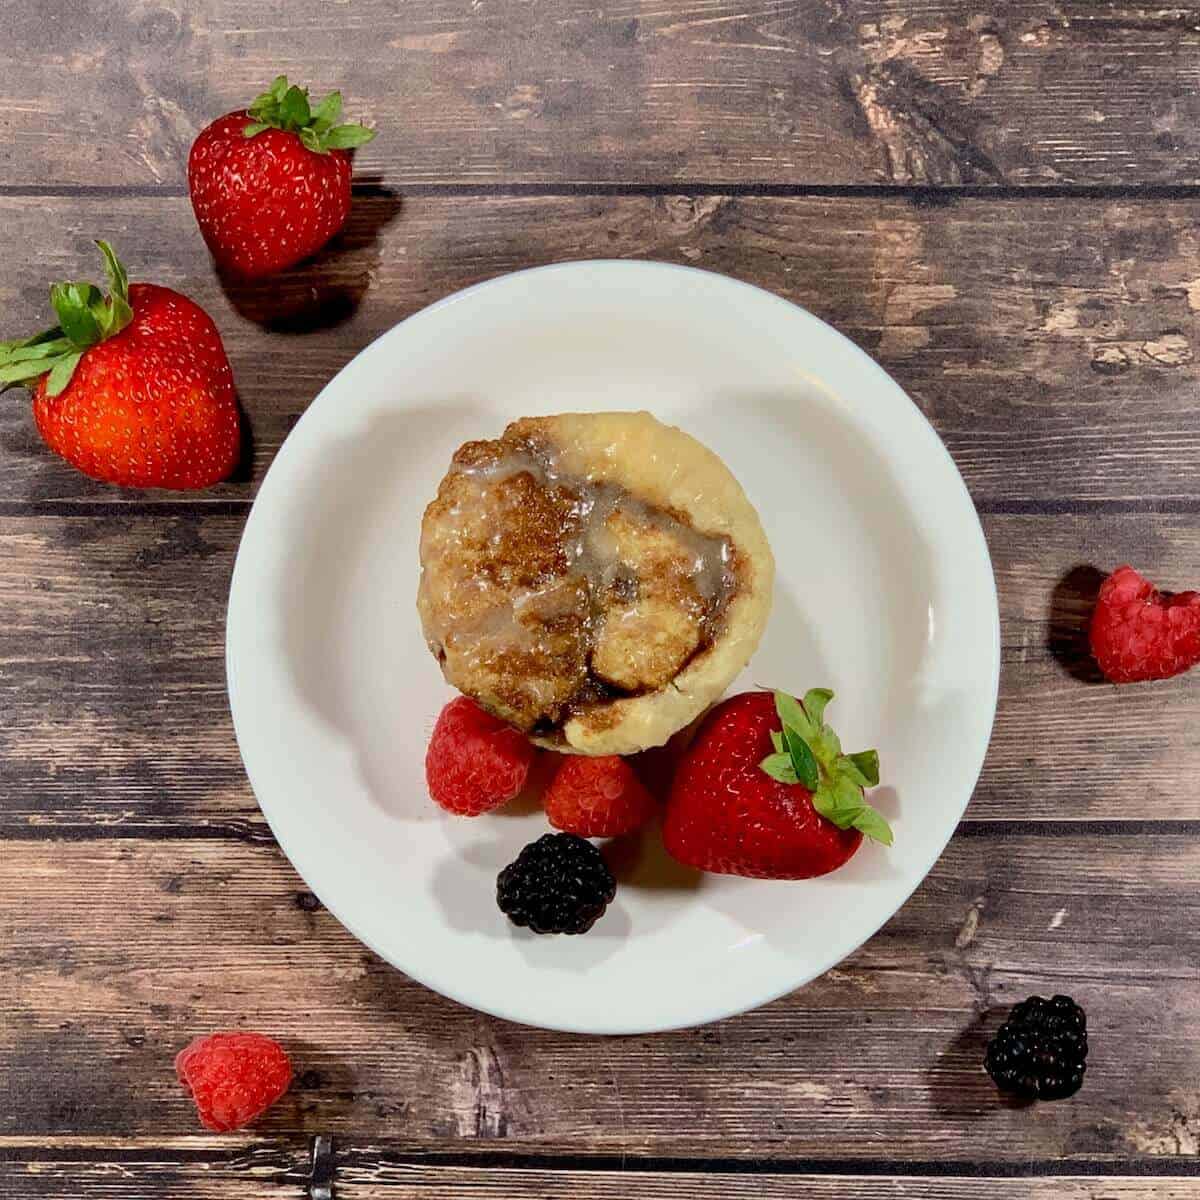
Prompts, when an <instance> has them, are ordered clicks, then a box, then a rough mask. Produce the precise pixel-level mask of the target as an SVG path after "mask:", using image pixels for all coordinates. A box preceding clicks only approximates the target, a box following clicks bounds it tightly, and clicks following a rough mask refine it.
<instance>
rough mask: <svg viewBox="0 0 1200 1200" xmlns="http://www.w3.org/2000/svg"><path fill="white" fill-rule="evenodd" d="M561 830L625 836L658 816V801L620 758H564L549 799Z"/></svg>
mask: <svg viewBox="0 0 1200 1200" xmlns="http://www.w3.org/2000/svg"><path fill="white" fill-rule="evenodd" d="M545 806H546V816H547V818H548V819H549V821H550V824H551V825H553V826H554V827H555V829H565V830H566V831H567V833H577V834H579V836H580V837H620V836H621V835H622V834H624V833H632V832H633V831H634V830H635V829H640V828H641V827H642V826H643V825H644V824H645V823H646V822H647V821H648V820H649V819H650V818H651V817H652V816H653V815H654V808H655V805H654V798H653V797H652V796H651V795H650V793H649V792H648V791H646V789H645V788H644V787H643V786H642V783H641V781H640V780H639V779H638V777H637V776H636V775H635V774H634V773H633V768H632V767H631V766H630V765H629V764H628V763H627V762H625V760H624V759H621V758H617V757H616V756H615V755H608V756H605V757H603V758H585V757H583V756H582V755H575V754H572V755H569V756H566V757H564V760H563V764H562V766H560V767H559V768H558V773H557V774H556V775H555V776H554V781H553V782H552V783H551V784H550V787H549V790H548V791H547V792H546V798H545Z"/></svg>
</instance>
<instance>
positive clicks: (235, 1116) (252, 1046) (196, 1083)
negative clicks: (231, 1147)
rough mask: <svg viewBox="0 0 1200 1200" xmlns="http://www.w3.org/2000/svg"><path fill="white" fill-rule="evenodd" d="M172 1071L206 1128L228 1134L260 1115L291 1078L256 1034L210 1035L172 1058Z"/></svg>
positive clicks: (273, 1046) (273, 1047) (288, 1067)
mask: <svg viewBox="0 0 1200 1200" xmlns="http://www.w3.org/2000/svg"><path fill="white" fill-rule="evenodd" d="M175 1074H176V1075H178V1076H179V1082H180V1083H182V1084H183V1086H184V1087H185V1088H187V1090H188V1091H189V1092H190V1093H191V1096H192V1099H193V1100H194V1101H195V1102H196V1111H197V1112H198V1113H199V1114H200V1120H201V1121H202V1122H203V1123H204V1125H205V1127H206V1128H208V1129H211V1130H212V1131H213V1132H214V1133H229V1132H230V1131H231V1130H234V1129H241V1127H242V1126H243V1125H248V1124H249V1123H250V1122H251V1121H253V1120H254V1119H255V1117H258V1116H261V1115H262V1114H263V1113H264V1112H266V1111H267V1109H268V1108H270V1107H271V1105H272V1104H274V1103H275V1101H276V1100H278V1099H279V1097H280V1096H282V1095H283V1093H284V1092H286V1091H287V1090H288V1087H289V1086H290V1085H291V1082H292V1064H291V1062H290V1061H289V1060H288V1056H287V1054H285V1053H284V1050H283V1048H282V1047H281V1046H280V1045H279V1043H278V1042H274V1041H272V1040H271V1039H270V1038H269V1037H264V1036H263V1035H262V1034H261V1033H211V1034H209V1035H208V1036H207V1037H200V1038H197V1039H196V1040H195V1041H194V1042H192V1044H191V1045H190V1046H187V1047H185V1048H184V1049H183V1050H181V1051H180V1052H179V1054H178V1055H176V1057H175Z"/></svg>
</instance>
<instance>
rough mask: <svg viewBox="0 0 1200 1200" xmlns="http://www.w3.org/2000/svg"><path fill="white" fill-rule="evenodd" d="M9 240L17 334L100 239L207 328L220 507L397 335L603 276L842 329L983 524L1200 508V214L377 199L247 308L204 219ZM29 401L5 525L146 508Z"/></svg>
mask: <svg viewBox="0 0 1200 1200" xmlns="http://www.w3.org/2000/svg"><path fill="white" fill-rule="evenodd" d="M0 222H3V223H4V225H5V228H6V230H7V232H8V234H9V236H10V238H11V239H12V243H13V244H14V245H34V244H36V245H38V246H39V252H38V253H37V254H36V255H34V256H29V255H23V254H15V255H13V256H12V257H11V267H10V269H9V270H7V271H6V272H5V274H4V277H3V278H2V279H0V305H2V307H3V311H4V314H5V324H6V325H9V326H11V328H12V330H13V332H14V334H15V333H17V332H22V331H25V330H33V329H37V328H40V327H42V326H43V325H44V323H45V317H46V309H47V305H46V298H45V297H46V292H45V287H46V284H47V282H48V281H49V280H52V279H56V278H79V277H81V276H82V277H86V276H87V274H88V273H92V272H93V270H94V267H95V265H96V264H95V259H96V253H95V249H94V247H92V246H91V245H90V241H89V239H90V238H91V237H92V236H94V235H97V234H101V233H104V234H107V235H108V236H110V237H111V238H112V239H113V240H114V241H115V242H116V243H117V245H118V246H119V247H120V248H122V249H123V250H124V251H125V253H126V256H127V257H128V259H129V262H130V267H131V269H132V271H133V273H134V276H135V278H136V277H142V278H151V279H155V280H157V281H159V282H162V283H165V284H168V285H170V286H175V287H178V288H179V289H180V290H182V291H184V292H186V293H188V294H190V295H192V296H193V297H194V298H195V299H197V300H198V301H200V302H201V303H202V304H203V305H204V306H205V307H206V308H208V310H209V311H210V312H211V313H212V314H213V316H214V318H215V319H216V321H217V323H218V325H219V326H220V328H221V330H222V333H223V335H224V337H225V340H226V344H227V347H228V350H229V353H230V357H231V360H232V362H233V365H234V371H235V375H236V378H237V382H238V386H239V391H240V394H241V398H242V401H243V404H244V405H245V408H246V411H247V413H248V416H249V420H250V424H251V426H252V429H253V439H254V446H253V451H254V453H253V470H252V472H251V473H250V476H249V479H248V481H244V482H237V483H231V484H226V485H223V486H221V487H219V488H216V489H214V490H212V491H210V492H207V493H205V494H204V497H203V498H204V499H222V498H224V499H230V498H244V497H247V496H250V495H251V494H252V493H253V490H254V487H255V484H256V482H257V480H258V479H260V478H261V475H262V472H263V470H264V469H265V467H266V465H267V464H268V462H269V461H270V459H271V457H272V456H273V454H274V452H275V451H276V450H277V448H278V446H279V444H280V442H281V441H282V439H283V438H284V436H285V435H286V434H287V432H288V430H289V429H290V428H291V426H292V425H293V424H294V422H295V421H296V419H297V418H298V417H299V416H300V414H301V413H302V412H303V411H304V409H305V408H306V407H307V405H308V404H309V402H310V401H311V399H312V397H313V396H314V395H315V394H316V393H317V392H318V391H319V390H320V388H321V387H322V386H323V385H324V384H325V383H326V382H327V381H328V380H329V379H330V378H331V377H332V376H333V375H334V374H335V373H336V372H337V370H338V369H339V368H340V367H342V366H343V365H344V364H345V363H346V362H347V361H348V360H349V359H350V358H351V357H352V356H353V355H354V354H355V353H356V352H357V351H358V350H359V349H361V348H362V347H363V346H365V345H366V344H367V343H369V342H370V341H372V340H373V339H374V338H375V337H377V336H378V335H379V334H380V333H381V332H383V331H384V330H385V329H387V328H389V327H390V326H392V325H393V324H394V323H395V322H396V321H398V320H400V319H402V318H404V317H406V316H408V315H410V314H411V313H413V312H415V311H417V310H418V309H420V308H423V307H425V306H426V305H427V304H429V303H431V302H432V301H434V300H436V299H439V298H440V297H442V296H444V295H446V294H447V293H449V292H452V291H455V290H457V289H459V288H461V287H463V286H465V285H467V284H470V283H475V282H477V281H479V280H481V279H487V278H490V277H492V276H495V275H499V274H502V273H504V272H506V271H510V270H513V269H516V268H520V267H527V266H531V265H535V264H539V263H545V262H552V261H560V260H566V259H577V258H585V257H589V256H592V257H594V256H596V255H598V254H599V255H607V256H612V257H643V258H658V259H665V260H667V261H672V262H679V263H684V264H693V265H696V266H700V267H707V268H710V269H712V270H716V271H721V272H725V273H727V274H730V275H732V276H734V277H736V278H740V279H744V280H748V281H750V282H753V283H757V284H760V285H762V286H763V287H766V288H768V289H770V290H771V291H774V292H776V293H778V294H780V295H782V296H785V297H787V298H788V299H792V300H796V301H798V302H800V303H801V304H803V305H805V306H806V307H808V308H810V309H811V310H812V311H813V312H815V313H816V314H817V315H818V316H821V317H824V318H825V319H827V320H828V321H830V322H831V323H832V324H833V325H834V326H835V327H837V328H838V329H840V330H842V331H843V332H845V333H846V334H848V335H849V336H850V337H851V338H852V339H853V340H854V341H856V342H857V343H858V344H859V345H860V346H862V347H863V348H864V349H865V350H867V351H868V352H869V353H871V354H872V355H873V356H875V357H876V358H877V359H878V361H879V362H880V363H882V365H883V366H884V367H885V368H886V369H887V370H889V371H890V372H891V373H892V374H893V375H894V376H895V377H896V379H898V380H899V381H900V383H901V384H903V385H904V387H905V388H906V389H907V390H908V391H909V393H910V394H911V395H912V397H913V398H914V400H915V401H916V402H917V403H918V404H919V405H920V407H921V408H922V409H923V411H924V412H925V413H926V414H927V415H928V416H929V418H930V419H931V420H932V421H933V423H934V425H935V426H936V428H937V429H938V432H939V433H940V434H941V435H942V437H943V438H944V440H945V441H946V444H947V445H948V446H949V448H950V450H951V452H952V453H953V454H954V456H955V458H956V460H957V462H958V464H959V467H960V468H961V470H962V472H963V474H964V477H965V478H966V481H967V484H968V486H969V487H970V489H971V491H972V494H973V495H974V497H975V500H976V502H977V503H978V504H979V505H981V506H982V507H984V508H985V509H989V510H991V509H997V508H1006V507H1009V508H1016V509H1017V510H1018V511H1022V510H1027V509H1028V508H1029V507H1030V506H1031V505H1032V506H1038V505H1040V506H1042V507H1043V508H1047V509H1050V510H1058V509H1061V508H1062V507H1063V506H1068V507H1069V506H1070V505H1071V504H1078V503H1079V502H1086V503H1088V504H1092V503H1096V502H1104V503H1106V504H1118V505H1124V506H1131V505H1132V506H1136V507H1139V508H1141V509H1143V510H1145V511H1153V510H1154V509H1155V508H1162V507H1167V508H1175V509H1183V510H1187V509H1189V508H1192V509H1194V507H1195V505H1196V503H1197V500H1196V489H1195V479H1196V477H1197V473H1198V472H1200V418H1198V416H1197V408H1196V403H1195V398H1196V386H1197V375H1198V367H1197V364H1196V358H1195V346H1196V343H1197V339H1198V337H1200V327H1198V325H1197V312H1198V310H1200V234H1197V229H1198V228H1200V201H1195V202H1192V201H1180V202H1163V201H1105V202H1093V203H1090V204H1087V205H1085V206H1082V207H1081V206H1080V205H1079V204H1078V202H1076V201H1071V200H1047V199H1039V200H1028V201H1001V200H982V199H970V200H961V201H958V202H955V203H953V204H949V205H940V206H936V207H927V206H920V205H913V204H912V203H910V202H908V201H906V200H903V199H896V198H892V199H845V198H842V199H837V200H833V199H829V198H810V199H802V200H783V199H772V198H762V197H758V198H754V197H744V196H742V197H729V196H716V195H708V196H700V197H688V196H675V197H634V196H600V197H587V198H584V197H518V198H512V197H509V198H503V197H501V198H497V197H492V198H482V197H457V198H446V197H414V198H411V199H406V200H404V201H403V203H402V204H401V203H400V201H399V200H398V199H397V198H396V197H386V196H380V195H375V196H362V197H359V199H358V201H357V204H356V208H355V213H354V216H353V217H352V227H351V230H350V232H349V233H348V235H346V238H345V241H344V242H343V243H342V244H341V245H340V246H339V247H338V248H336V249H335V250H331V251H329V252H327V253H326V254H325V255H324V256H323V258H322V259H321V260H319V261H318V262H317V263H316V264H314V265H312V266H310V267H307V268H302V269H299V270H297V271H294V272H291V273H290V274H288V275H286V276H284V277H283V278H282V279H281V280H278V281H276V280H272V281H269V283H268V284H266V285H262V286H261V287H258V288H250V289H245V290H241V291H233V292H230V293H227V292H224V291H222V289H221V287H220V285H219V284H218V282H217V280H216V279H215V277H214V275H213V273H212V270H211V266H210V263H209V260H208V257H207V254H206V252H205V250H204V247H203V244H202V242H201V240H200V237H199V234H198V232H197V230H196V228H195V223H194V221H193V219H192V215H191V210H190V207H189V205H188V203H187V201H186V200H184V199H180V198H175V199H168V200H160V199H148V198H140V199H139V198H124V199H113V198H108V197H105V198H88V199H78V198H72V199H66V198H57V199H49V200H46V199H32V198H28V197H21V198H13V197H7V198H0ZM48 226H49V227H51V228H53V229H54V230H55V234H54V236H52V237H47V234H46V230H47V227H48ZM314 297H315V298H314ZM262 322H265V323H266V325H267V326H268V327H266V328H264V326H263V324H262ZM314 326H315V327H314ZM300 330H305V331H306V332H303V333H301V332H299V331H300ZM20 395H21V393H19V392H18V393H14V394H13V396H11V397H9V398H8V400H7V402H6V403H5V405H4V406H3V407H2V408H0V503H2V502H7V503H11V502H14V501H23V500H34V501H36V502H38V503H39V504H43V505H45V504H50V503H53V502H62V503H69V502H72V501H77V500H80V499H85V500H89V501H94V500H96V499H104V500H105V501H106V502H113V503H136V502H137V501H138V499H139V494H138V493H136V492H128V491H121V490H119V489H113V488H107V487H104V486H103V485H99V484H95V483H92V482H91V481H89V480H87V479H85V478H83V477H82V476H80V475H79V474H78V473H76V472H75V471H73V470H71V468H69V467H67V466H66V465H65V464H63V463H61V462H60V461H59V460H57V459H55V458H54V457H53V456H51V455H49V454H48V453H47V451H46V450H45V448H44V447H43V446H42V445H41V443H40V441H39V439H38V437H37V434H36V431H35V430H34V427H33V422H32V420H31V417H30V415H29V412H28V408H27V406H26V405H25V404H23V403H22V402H21V401H20V399H19V397H20ZM1151 402H1152V407H1151ZM186 498H187V497H180V496H178V495H169V494H164V495H163V496H162V497H161V499H162V500H163V501H164V502H170V501H176V500H180V499H186ZM192 499H194V497H192Z"/></svg>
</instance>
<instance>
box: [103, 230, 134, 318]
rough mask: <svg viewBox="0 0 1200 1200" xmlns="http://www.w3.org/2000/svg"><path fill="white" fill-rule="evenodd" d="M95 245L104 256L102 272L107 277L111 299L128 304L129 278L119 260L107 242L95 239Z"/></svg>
mask: <svg viewBox="0 0 1200 1200" xmlns="http://www.w3.org/2000/svg"><path fill="white" fill-rule="evenodd" d="M96 245H97V246H99V248H100V253H101V254H102V255H103V256H104V272H105V274H106V275H107V276H108V290H109V292H110V293H111V294H112V298H113V299H114V300H124V301H125V302H126V304H128V303H129V276H128V275H127V274H126V272H125V268H124V267H123V266H122V265H121V260H120V259H119V258H118V257H117V255H116V251H114V250H113V248H112V246H110V245H109V244H108V242H105V241H102V240H100V239H97V241H96Z"/></svg>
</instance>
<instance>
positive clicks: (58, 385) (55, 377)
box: [46, 350, 83, 396]
mask: <svg viewBox="0 0 1200 1200" xmlns="http://www.w3.org/2000/svg"><path fill="white" fill-rule="evenodd" d="M82 357H83V351H82V350H76V351H75V352H74V354H68V355H66V356H65V357H63V358H60V359H59V360H58V361H57V362H56V363H55V364H54V367H53V369H52V370H51V371H50V378H49V379H48V380H47V381H46V394H47V395H48V396H57V395H59V394H60V393H61V392H62V391H63V390H64V389H65V388H66V386H67V384H68V383H70V382H71V376H72V375H74V374H75V368H76V367H77V366H79V360H80V359H81V358H82Z"/></svg>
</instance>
